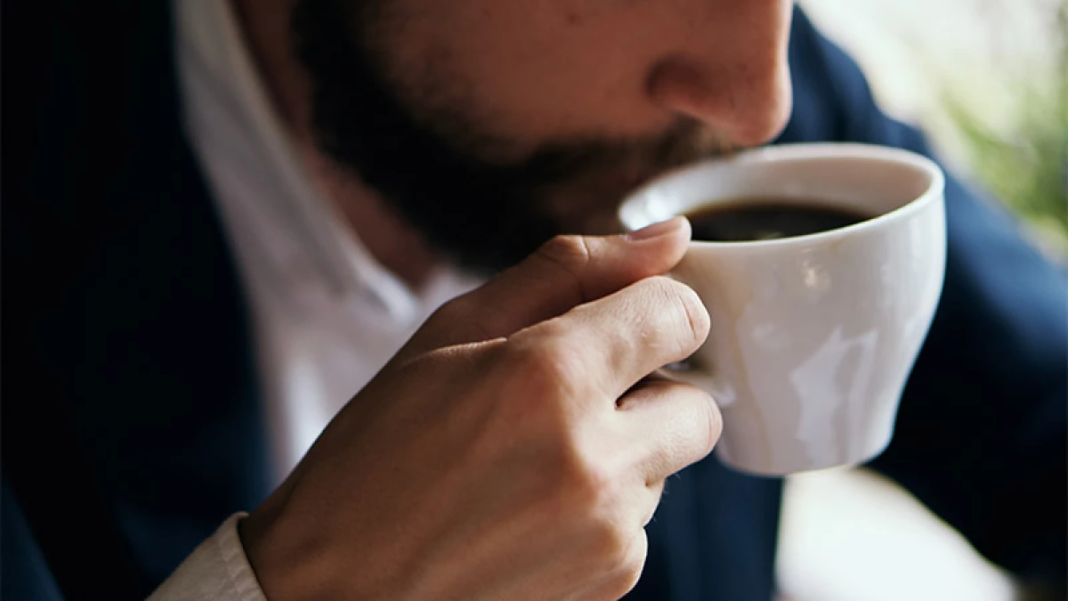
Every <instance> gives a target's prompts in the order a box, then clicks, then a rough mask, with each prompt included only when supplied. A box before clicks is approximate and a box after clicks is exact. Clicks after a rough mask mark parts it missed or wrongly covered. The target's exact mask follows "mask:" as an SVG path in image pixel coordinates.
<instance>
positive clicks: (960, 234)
mask: <svg viewBox="0 0 1068 601" xmlns="http://www.w3.org/2000/svg"><path fill="white" fill-rule="evenodd" d="M220 1H221V0H220ZM5 8H7V11H6V14H5V20H4V43H5V44H4V45H5V48H4V51H5V52H4V59H5V60H4V73H3V75H4V102H3V154H4V157H3V159H4V163H3V167H4V170H3V179H2V184H3V223H2V226H3V231H2V241H3V254H2V259H3V294H4V296H3V314H2V331H3V363H2V370H3V372H2V379H0V382H2V386H3V390H2V394H3V414H2V427H3V432H2V438H0V440H2V454H0V460H2V476H3V484H2V491H0V493H2V503H0V509H2V523H0V531H2V537H3V538H2V542H0V544H2V569H3V577H2V591H0V592H2V596H3V598H4V599H5V600H8V601H15V600H19V599H48V600H51V599H69V600H76V599H103V598H107V599H116V600H122V599H137V598H143V597H144V596H145V595H147V594H148V593H149V592H150V591H151V590H152V589H153V588H154V587H155V586H156V585H157V584H158V583H159V582H160V581H161V580H163V579H164V578H166V576H167V575H168V574H169V573H170V572H171V570H172V569H173V568H174V567H175V566H176V565H177V564H178V563H179V562H180V561H181V560H182V559H183V558H184V557H185V556H186V555H187V554H188V553H189V552H190V551H191V550H192V549H193V548H194V547H195V546H196V544H197V543H198V542H199V541H201V540H203V539H204V538H205V537H207V536H209V535H210V534H211V533H212V532H213V530H214V529H215V528H216V527H217V526H218V525H219V524H220V523H221V522H222V521H223V520H224V519H225V518H226V516H228V515H229V514H230V513H232V512H234V511H238V510H249V509H252V508H254V507H255V506H256V505H257V503H258V502H259V501H260V500H262V499H263V498H264V497H265V496H266V494H267V493H268V492H269V477H268V474H269V471H268V466H267V454H266V452H265V447H266V441H265V434H264V428H263V416H262V414H261V406H260V402H259V398H258V397H259V394H258V393H259V391H258V389H257V374H256V372H255V366H254V362H253V359H252V349H251V348H250V336H249V332H250V323H249V314H248V311H247V299H246V298H245V296H244V292H243V291H242V290H241V289H240V287H239V283H238V279H237V278H236V277H235V268H234V258H233V256H232V254H231V249H230V248H229V246H228V243H227V240H226V238H225V236H224V232H223V229H222V227H221V225H220V220H219V215H218V214H217V212H216V209H215V206H214V204H213V201H212V198H211V196H210V193H209V190H208V188H207V187H206V185H205V180H204V176H203V174H202V172H201V170H200V168H199V165H198V163H197V161H196V158H195V157H194V155H193V153H192V150H191V148H190V145H189V142H188V140H187V139H186V137H185V135H184V132H183V130H182V127H181V125H180V121H179V94H178V90H177V83H176V77H175V68H174V56H173V48H172V45H173V32H172V23H171V17H170V13H169V10H168V3H165V2H147V1H140V2H119V1H117V0H99V1H97V2H74V1H67V2H49V3H45V2H36V3H34V2H23V3H8V5H7V7H5ZM790 61H791V66H792V68H793V84H794V90H795V105H794V112H793V116H792V119H791V121H790V124H789V126H788V127H787V129H786V131H785V132H784V133H783V134H782V136H781V140H780V141H782V142H797V141H819V140H852V141H861V142H872V143H878V144H888V145H894V146H901V147H904V148H909V149H912V150H915V151H918V152H921V153H926V154H929V153H930V151H929V149H928V146H927V144H926V142H925V141H924V139H923V137H922V136H921V134H920V133H919V132H917V131H916V130H915V129H912V128H910V127H907V126H904V125H902V124H900V123H897V122H895V121H892V120H890V119H888V118H887V117H886V116H884V115H883V114H882V113H880V112H879V110H878V109H877V108H876V106H875V104H874V102H873V100H872V97H871V93H870V92H869V89H868V86H867V84H866V83H865V80H864V78H863V76H862V75H861V73H860V71H859V70H858V69H857V67H856V66H855V65H854V63H853V62H852V61H851V60H850V59H849V58H847V57H846V55H845V54H843V53H842V52H841V51H840V50H839V49H838V48H836V47H835V46H833V45H832V44H830V43H829V42H828V41H827V40H825V39H824V38H822V37H821V36H820V35H819V34H818V33H817V32H816V31H815V30H814V29H813V27H812V25H811V24H810V23H809V21H808V20H807V19H806V18H805V17H804V15H803V14H801V13H800V12H797V13H796V14H795V22H794V26H793V33H792V39H791V45H790ZM947 205H948V206H947V209H948V223H949V226H948V227H949V257H948V272H947V279H946V287H945V293H944V296H943V299H942V303H941V305H940V307H939V310H938V314H937V316H936V318H935V321H934V325H933V327H932V329H931V334H930V338H929V340H928V342H927V344H926V346H925V348H924V350H923V352H922V355H921V357H920V359H919V361H918V364H917V366H916V369H915V371H914V373H913V375H912V378H911V380H910V383H909V385H908V388H907V391H906V393H905V396H904V400H903V402H902V407H901V412H900V418H899V422H898V426H897V433H896V436H895V439H894V442H893V443H892V444H891V446H890V448H889V450H887V451H886V453H884V454H883V455H882V456H881V457H879V458H878V459H877V460H876V461H875V462H874V463H873V467H874V468H875V469H877V470H879V471H880V472H882V473H884V474H887V475H888V476H890V477H891V478H893V479H895V480H896V481H898V482H900V483H902V484H903V485H904V486H906V487H907V488H908V489H909V490H910V491H912V492H913V493H914V494H915V495H916V496H917V497H919V498H920V499H921V500H922V501H923V502H925V503H926V504H927V505H928V506H930V507H931V508H932V509H933V510H934V511H935V512H937V513H938V515H940V516H941V517H942V518H944V519H945V520H946V521H947V522H949V523H950V524H951V525H953V526H954V527H955V528H957V529H959V530H960V531H961V532H962V533H963V534H964V535H965V536H966V537H967V538H968V539H969V540H970V541H971V542H972V543H973V544H974V545H975V547H976V548H977V549H978V550H979V551H980V552H981V553H983V554H985V555H986V556H987V557H988V558H990V559H991V560H993V561H994V562H996V563H998V564H1000V565H1002V566H1004V567H1006V568H1008V569H1009V570H1011V571H1013V572H1015V573H1017V574H1019V575H1021V576H1023V577H1035V578H1046V579H1050V580H1052V581H1053V582H1055V583H1059V586H1062V587H1063V585H1064V579H1065V565H1066V557H1065V507H1066V501H1065V486H1066V485H1065V481H1066V465H1065V457H1066V454H1068V449H1066V443H1065V430H1066V428H1065V423H1066V415H1065V408H1066V407H1065V405H1066V398H1068V393H1066V382H1068V375H1066V369H1068V350H1066V346H1068V345H1066V342H1068V315H1066V312H1068V298H1066V283H1065V275H1064V273H1063V272H1062V271H1061V270H1059V269H1057V268H1055V267H1054V266H1052V265H1050V264H1049V263H1048V262H1046V261H1044V260H1043V259H1042V258H1041V257H1040V256H1039V255H1038V254H1037V253H1036V252H1035V251H1034V250H1032V248H1030V247H1029V246H1028V245H1027V244H1026V243H1024V242H1023V241H1022V239H1021V237H1020V234H1019V233H1018V231H1017V226H1016V225H1015V224H1014V222H1013V221H1012V220H1011V219H1010V218H1009V217H1008V216H1007V215H1006V214H1005V212H1004V211H1003V210H1002V209H1000V208H999V207H997V206H995V205H994V204H993V203H991V202H989V201H988V200H986V199H985V198H982V197H981V195H980V193H978V192H977V191H976V190H974V189H966V188H965V187H964V186H963V185H962V184H961V183H960V182H959V181H957V180H954V179H950V181H949V183H948V190H947ZM354 392H355V391H354ZM781 490H782V486H781V482H780V481H779V480H776V479H766V478H755V477H750V476H745V475H741V474H738V473H734V472H731V471H729V470H727V469H725V468H723V467H722V466H721V465H720V464H719V463H718V462H717V461H716V460H715V459H708V460H705V461H702V462H700V463H698V464H696V465H694V466H692V467H690V468H689V469H687V470H685V471H684V472H683V473H682V474H681V475H680V476H679V477H678V478H673V479H671V480H670V482H669V483H668V491H667V492H668V494H666V495H665V496H664V498H663V502H662V504H661V506H660V509H659V511H658V513H657V515H656V519H655V520H654V521H653V522H652V524H651V525H650V526H649V541H650V547H649V559H648V563H647V567H646V570H645V573H644V576H643V577H642V579H641V581H640V583H639V584H638V586H637V588H636V589H635V591H634V592H633V593H632V595H631V597H632V598H633V599H645V600H656V601H662V600H678V601H683V600H699V599H710V600H725V601H757V600H764V601H766V600H768V599H769V598H771V596H772V594H773V587H774V583H773V573H774V572H773V567H774V566H773V561H774V556H775V541H776V534H777V528H778V516H779V506H780V497H781ZM858 552H861V553H863V552H864V550H863V549H858ZM353 568H354V569H358V568H359V566H353Z"/></svg>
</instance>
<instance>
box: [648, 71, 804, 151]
mask: <svg viewBox="0 0 1068 601" xmlns="http://www.w3.org/2000/svg"><path fill="white" fill-rule="evenodd" d="M752 65H753V63H746V62H741V61H739V62H737V63H734V64H718V63H711V62H707V61H706V62H704V63H702V62H701V61H698V60H695V59H691V58H688V57H680V56H676V57H671V58H668V59H664V60H662V61H660V62H659V63H657V64H656V65H655V66H654V67H653V68H652V69H651V70H650V74H649V78H648V84H647V87H648V95H649V99H650V101H651V102H652V103H653V104H655V105H656V106H657V107H658V108H660V109H661V110H666V111H669V112H671V113H674V114H678V115H684V116H686V117H689V118H692V119H695V120H697V121H700V122H701V123H703V124H704V125H706V126H707V127H709V128H710V129H712V130H714V131H717V132H719V133H721V134H722V135H723V136H725V137H726V138H727V139H728V140H729V141H730V142H731V143H732V144H733V145H736V146H755V145H759V144H763V143H765V142H767V141H769V140H770V139H772V138H774V137H775V136H776V135H777V134H778V133H779V132H780V131H781V130H782V128H783V127H785V126H786V120H787V118H788V117H789V112H790V101H791V94H790V92H791V90H790V82H789V72H788V70H787V67H786V64H785V60H783V61H781V63H780V62H778V61H777V62H775V63H774V64H771V65H766V67H767V68H762V69H755V68H753V66H752Z"/></svg>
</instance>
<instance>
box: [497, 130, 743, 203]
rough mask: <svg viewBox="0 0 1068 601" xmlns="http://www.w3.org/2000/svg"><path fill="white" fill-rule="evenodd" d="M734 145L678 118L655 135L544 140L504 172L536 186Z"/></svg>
mask: <svg viewBox="0 0 1068 601" xmlns="http://www.w3.org/2000/svg"><path fill="white" fill-rule="evenodd" d="M735 150H737V147H735V146H734V145H733V144H731V142H730V140H729V139H728V138H726V137H725V136H723V135H721V134H720V133H718V132H716V131H715V130H713V129H711V128H708V127H706V126H704V125H702V124H701V123H699V122H697V121H694V120H691V119H680V120H678V121H676V122H675V123H674V124H672V126H671V127H670V128H668V130H667V131H665V132H663V133H661V134H658V135H656V136H650V137H645V138H634V139H626V140H606V139H603V138H586V139H581V138H580V139H572V140H569V141H566V142H558V143H548V144H544V145H542V146H541V147H540V148H539V149H538V150H537V151H535V153H534V154H533V155H531V156H530V157H528V158H527V159H525V160H524V161H522V162H521V163H520V164H518V165H515V166H512V167H510V168H506V171H508V172H509V173H507V174H506V177H507V178H508V179H509V180H510V181H512V182H514V183H518V182H523V183H524V184H526V186H529V187H539V188H540V187H546V186H552V185H554V184H559V183H566V182H568V181H573V180H576V179H579V178H581V177H582V176H583V175H586V174H591V173H610V172H619V171H625V172H631V173H639V174H644V175H646V176H652V175H656V174H658V173H661V172H664V171H667V170H669V169H673V168H675V167H679V166H682V165H685V164H687V163H691V162H694V161H697V160H700V159H704V158H709V157H712V156H720V155H725V154H729V153H732V152H734V151H735ZM502 175H505V174H502Z"/></svg>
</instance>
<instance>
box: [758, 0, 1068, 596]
mask: <svg viewBox="0 0 1068 601" xmlns="http://www.w3.org/2000/svg"><path fill="white" fill-rule="evenodd" d="M800 4H801V6H802V7H803V8H805V9H806V10H807V12H808V14H809V15H810V16H811V17H812V19H813V21H815V23H816V24H817V26H818V27H819V28H820V29H821V30H822V31H823V32H824V33H825V34H827V35H828V36H829V37H830V38H831V39H832V40H834V41H836V42H837V43H838V44H839V45H841V46H842V47H843V48H845V49H846V50H847V51H848V52H849V53H850V55H852V56H853V58H854V59H856V60H857V62H859V63H860V66H861V68H862V69H863V70H864V72H865V74H866V75H867V77H868V80H869V81H870V83H871V85H872V89H873V91H874V92H875V96H876V98H877V99H878V100H879V102H880V104H881V106H882V107H883V109H884V110H885V111H887V112H888V113H890V114H891V115H893V116H894V117H896V118H898V119H901V120H904V121H907V122H910V123H913V124H919V125H921V126H922V127H923V129H924V130H925V131H926V132H927V133H928V134H929V135H930V136H931V139H932V141H933V142H934V145H935V147H936V148H937V150H938V152H939V153H940V155H941V158H943V159H944V160H945V162H946V163H947V164H948V166H949V168H950V169H951V170H953V171H955V172H956V173H957V174H959V175H962V176H964V177H965V178H966V179H969V180H970V181H972V182H974V183H976V184H978V185H981V186H984V187H986V188H987V189H988V190H990V191H992V192H993V193H994V194H995V195H996V196H997V197H998V198H999V199H1000V200H1001V201H1002V202H1004V203H1005V204H1006V205H1007V206H1008V207H1009V208H1010V209H1011V210H1012V211H1014V212H1015V213H1017V214H1018V215H1019V216H1020V218H1021V223H1022V227H1023V228H1024V229H1025V231H1026V232H1027V234H1028V235H1029V236H1031V237H1032V238H1033V239H1034V241H1035V243H1036V245H1038V246H1039V247H1040V248H1041V249H1042V250H1043V251H1044V252H1045V253H1047V254H1048V255H1049V256H1050V257H1052V258H1053V259H1054V260H1055V261H1058V262H1061V263H1064V262H1065V261H1066V259H1068V0H863V1H860V2H858V1H857V0H800ZM780 537H781V544H780V551H779V560H778V573H779V585H780V588H781V590H782V593H783V596H784V598H785V599H789V600H790V601H890V600H894V601H901V600H908V601H927V600H930V601H935V600H938V601H957V600H960V601H1010V600H1014V599H1019V598H1021V592H1020V591H1018V590H1017V589H1016V587H1015V586H1014V583H1012V582H1011V581H1010V580H1009V578H1008V577H1006V576H1005V575H1004V574H1003V573H1001V572H1000V571H999V570H998V569H996V568H995V567H994V566H992V565H990V564H989V563H987V562H986V561H984V560H983V559H982V558H980V557H979V556H978V555H977V554H976V553H975V552H974V551H973V550H972V549H971V547H970V546H969V545H968V543H967V542H965V541H964V540H963V539H962V538H961V537H960V536H959V535H957V534H956V533H955V532H953V531H952V530H950V529H949V528H948V527H946V526H945V525H944V524H942V523H941V522H940V521H939V520H938V519H937V518H935V517H934V516H933V515H931V514H930V513H929V512H928V511H927V510H926V509H924V508H923V507H922V506H920V505H919V504H918V503H917V502H916V501H915V500H914V499H912V498H911V497H910V496H909V495H908V493H905V492H903V491H902V490H900V489H899V488H897V487H896V486H894V485H893V484H891V483H889V482H887V481H886V480H884V479H882V478H880V477H879V476H877V475H874V474H871V473H868V472H865V471H863V470H828V471H825V472H819V473H813V474H807V475H802V476H797V477H794V478H791V479H790V481H789V482H788V483H787V488H786V498H785V502H784V508H783V521H782V529H781V534H780Z"/></svg>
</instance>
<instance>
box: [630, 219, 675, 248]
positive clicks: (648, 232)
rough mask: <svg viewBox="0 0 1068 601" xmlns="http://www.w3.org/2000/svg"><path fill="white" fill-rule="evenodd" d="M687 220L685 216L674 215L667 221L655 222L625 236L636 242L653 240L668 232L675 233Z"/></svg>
mask: <svg viewBox="0 0 1068 601" xmlns="http://www.w3.org/2000/svg"><path fill="white" fill-rule="evenodd" d="M685 221H686V218H685V217H683V216H681V215H680V216H678V217H672V218H671V219H668V220H667V221H661V222H660V223H654V224H652V225H649V226H646V227H643V228H642V229H640V230H638V231H635V232H631V233H629V234H627V235H625V236H624V238H626V239H627V240H631V241H634V242H637V241H641V240H652V239H653V238H659V237H661V236H667V235H668V234H674V233H675V232H677V231H678V230H679V228H681V227H682V224H683V223H684V222H685Z"/></svg>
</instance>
